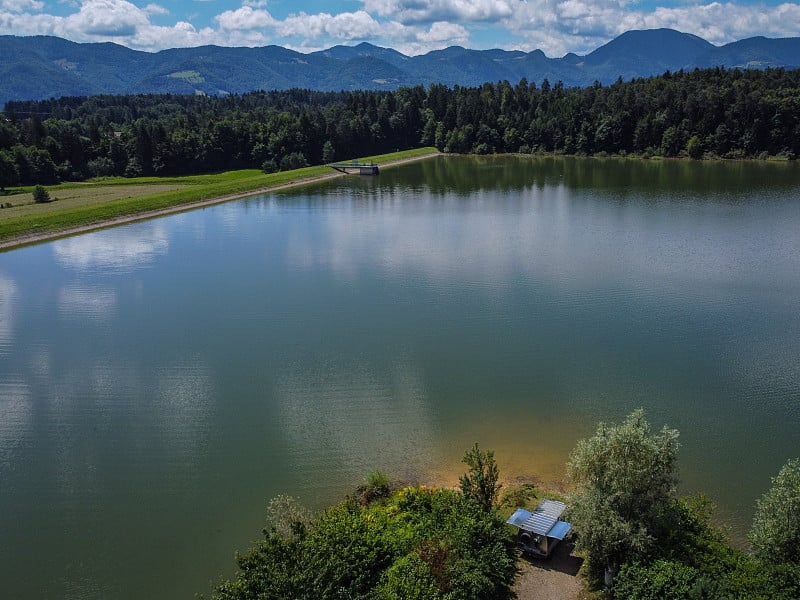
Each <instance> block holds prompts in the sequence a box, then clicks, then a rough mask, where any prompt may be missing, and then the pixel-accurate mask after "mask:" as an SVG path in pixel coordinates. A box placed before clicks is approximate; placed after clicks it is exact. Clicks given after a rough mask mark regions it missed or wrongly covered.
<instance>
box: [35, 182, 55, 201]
mask: <svg viewBox="0 0 800 600" xmlns="http://www.w3.org/2000/svg"><path fill="white" fill-rule="evenodd" d="M33 201H34V202H35V203H36V204H44V203H45V202H50V201H51V199H50V192H48V191H47V190H46V189H45V188H44V186H43V185H37V186H36V187H35V188H33Z"/></svg>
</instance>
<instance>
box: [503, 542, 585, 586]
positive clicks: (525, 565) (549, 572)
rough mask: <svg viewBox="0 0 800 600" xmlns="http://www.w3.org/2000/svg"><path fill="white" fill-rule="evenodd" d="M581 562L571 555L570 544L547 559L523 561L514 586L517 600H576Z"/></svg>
mask: <svg viewBox="0 0 800 600" xmlns="http://www.w3.org/2000/svg"><path fill="white" fill-rule="evenodd" d="M582 563H583V559H581V558H578V557H577V556H575V555H574V554H573V545H572V544H571V543H562V544H559V545H558V546H557V547H556V549H555V551H554V552H553V554H552V555H551V556H550V558H547V559H540V558H527V557H522V558H520V559H519V561H518V562H517V568H518V569H519V574H518V575H517V581H516V583H515V584H514V591H515V592H516V593H517V598H518V600H544V599H546V600H578V597H579V595H580V592H581V582H580V580H579V579H578V576H577V575H578V570H579V569H580V568H581V564H582Z"/></svg>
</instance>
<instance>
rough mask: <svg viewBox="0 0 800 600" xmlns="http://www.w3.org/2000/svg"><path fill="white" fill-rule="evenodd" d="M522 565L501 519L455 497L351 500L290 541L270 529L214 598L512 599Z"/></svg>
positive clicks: (416, 494) (411, 490) (427, 493)
mask: <svg viewBox="0 0 800 600" xmlns="http://www.w3.org/2000/svg"><path fill="white" fill-rule="evenodd" d="M515 558H516V554H515V549H514V544H513V541H512V539H511V537H510V534H509V532H508V530H507V529H506V527H505V525H504V523H503V521H502V519H500V518H499V517H498V516H497V515H496V514H494V513H493V512H489V513H487V512H485V511H483V510H482V509H481V508H480V507H478V506H477V505H476V504H475V503H473V502H471V501H469V500H467V499H466V498H464V496H463V495H462V494H460V493H458V492H456V491H453V490H440V489H431V488H426V487H425V486H419V487H407V488H404V489H402V490H399V491H398V492H396V493H394V494H392V495H391V496H390V497H389V498H387V500H386V502H385V503H374V504H370V505H368V506H363V505H361V504H359V503H358V502H356V501H355V500H353V499H348V500H345V501H343V502H342V503H340V504H338V505H336V506H334V507H333V508H331V509H329V510H327V511H325V512H324V513H323V514H321V515H320V516H319V517H318V518H317V519H315V520H314V521H312V522H310V523H309V525H308V527H307V528H297V529H295V530H294V531H293V532H292V533H291V534H290V535H289V536H288V537H284V536H282V535H280V534H278V533H276V532H275V530H265V539H264V540H263V541H261V542H260V543H258V544H256V545H255V546H254V547H253V548H251V549H250V551H249V552H248V553H247V554H245V555H242V556H239V557H238V558H237V561H238V564H239V573H238V575H237V578H236V579H235V580H233V581H227V582H224V583H222V584H220V585H219V586H217V588H216V589H215V590H214V594H213V597H214V598H216V599H218V600H244V599H245V598H248V599H249V598H264V599H270V600H271V599H273V598H274V599H277V598H298V599H308V600H311V599H314V600H317V599H328V598H330V599H338V598H348V599H351V600H359V599H363V600H367V599H369V600H374V599H375V598H387V599H395V598H397V599H399V598H412V599H413V598H420V599H422V598H426V599H431V600H436V599H438V598H441V599H442V600H444V599H448V600H458V599H461V598H471V599H475V600H490V599H492V600H494V599H497V600H504V599H508V598H511V597H512V591H511V587H512V584H513V580H514V576H515V572H516V568H515Z"/></svg>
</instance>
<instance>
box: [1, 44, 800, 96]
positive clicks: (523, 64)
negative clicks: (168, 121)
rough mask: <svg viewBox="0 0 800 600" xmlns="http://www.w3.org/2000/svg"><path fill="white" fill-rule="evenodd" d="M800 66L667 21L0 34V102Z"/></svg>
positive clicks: (773, 47)
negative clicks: (227, 44) (171, 42)
mask: <svg viewBox="0 0 800 600" xmlns="http://www.w3.org/2000/svg"><path fill="white" fill-rule="evenodd" d="M713 66H724V67H728V68H734V67H738V68H757V69H762V68H766V67H786V68H797V67H800V38H784V39H768V38H763V37H755V38H750V39H746V40H741V41H738V42H733V43H730V44H726V45H724V46H719V47H718V46H714V45H712V44H710V43H709V42H707V41H705V40H703V39H701V38H699V37H697V36H694V35H690V34H688V33H680V32H678V31H674V30H671V29H652V30H645V31H629V32H627V33H624V34H622V35H620V36H619V37H618V38H616V39H614V40H612V41H610V42H609V43H607V44H605V45H604V46H601V47H600V48H597V49H596V50H594V51H593V52H590V53H589V54H587V55H585V56H578V55H576V54H571V53H570V54H567V55H566V56H564V57H562V58H548V57H547V56H545V54H544V53H543V52H542V51H541V50H534V51H533V52H527V53H526V52H521V51H505V50H468V49H466V48H460V47H457V46H454V47H451V48H446V49H444V50H437V51H434V52H429V53H428V54H425V55H422V56H405V55H403V54H401V53H400V52H397V51H396V50H392V49H389V48H380V47H378V46H373V45H372V44H367V43H362V44H359V45H357V46H334V47H333V48H330V49H328V50H323V51H320V52H313V53H310V54H302V53H299V52H295V51H293V50H288V49H286V48H281V47H279V46H265V47H261V48H224V47H219V46H201V47H198V48H175V49H171V50H163V51H161V52H156V53H149V52H140V51H136V50H130V49H129V48H125V47H123V46H119V45H117V44H111V43H102V44H77V43H75V42H70V41H68V40H63V39H60V38H56V37H48V36H35V37H17V36H0V106H2V105H4V104H5V102H6V101H8V100H41V99H47V98H50V97H58V96H85V95H91V94H140V93H175V94H214V95H224V94H231V93H244V92H248V91H253V90H259V89H289V88H294V87H300V88H309V89H315V90H323V91H336V90H352V89H396V88H398V87H400V86H412V85H424V86H428V85H430V84H433V83H442V84H445V85H448V86H453V85H460V86H477V85H480V84H482V83H484V82H487V81H492V82H495V81H499V80H503V79H506V80H508V81H510V82H513V83H516V82H517V81H519V80H520V79H521V78H523V77H525V78H526V79H527V80H528V81H530V82H535V83H537V84H541V82H542V81H543V80H544V79H548V80H550V82H551V83H555V82H556V81H562V82H563V83H564V85H566V86H585V85H590V84H592V83H593V82H594V81H599V82H601V83H603V84H609V83H613V82H614V81H616V80H617V79H618V78H620V77H621V78H622V79H623V80H629V79H632V78H635V77H649V76H652V75H660V74H661V73H663V72H664V71H667V70H671V71H677V70H679V69H684V70H689V69H694V68H696V67H700V68H705V67H713Z"/></svg>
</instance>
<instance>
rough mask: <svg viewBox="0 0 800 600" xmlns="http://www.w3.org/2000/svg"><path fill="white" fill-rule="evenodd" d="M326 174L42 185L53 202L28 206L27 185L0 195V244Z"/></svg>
mask: <svg viewBox="0 0 800 600" xmlns="http://www.w3.org/2000/svg"><path fill="white" fill-rule="evenodd" d="M435 152H437V150H436V149H435V148H418V149H415V150H405V151H402V152H393V153H391V154H382V155H378V156H366V157H360V158H358V159H357V160H360V161H363V162H376V163H378V164H386V163H389V162H394V161H400V160H408V159H412V158H416V157H419V156H425V155H429V154H432V153H435ZM331 173H333V171H332V170H331V169H330V167H326V166H317V167H305V168H303V169H296V170H293V171H284V172H280V173H271V174H269V175H268V174H265V173H263V172H261V171H259V170H256V169H250V170H243V171H228V172H225V173H219V174H214V175H192V176H187V177H139V178H132V179H126V178H122V177H119V178H108V179H102V180H98V181H90V182H85V183H64V184H61V185H54V186H48V187H47V191H48V192H49V194H50V197H51V198H53V199H57V200H55V201H53V202H49V203H46V204H34V203H33V193H32V192H33V188H32V187H30V188H20V189H18V190H14V191H15V192H19V193H12V194H9V195H6V196H0V205H2V204H7V203H10V204H11V205H12V206H11V207H10V208H2V209H0V242H13V241H14V240H19V241H20V243H24V242H25V241H27V240H28V239H30V238H31V237H32V236H46V235H49V234H53V235H56V234H58V232H60V231H66V230H69V229H73V228H76V227H84V226H91V225H95V224H98V225H101V224H103V223H107V222H110V221H113V220H114V219H118V218H121V217H129V216H133V215H138V214H142V213H151V212H153V211H159V210H165V209H170V208H174V207H180V206H181V205H190V204H192V203H195V202H202V201H207V200H213V199H217V198H226V197H228V196H235V195H238V194H244V193H247V192H256V191H259V190H267V189H270V188H274V187H279V186H284V185H287V184H301V183H303V182H305V181H311V180H313V179H315V178H317V177H321V176H324V175H329V174H331Z"/></svg>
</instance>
